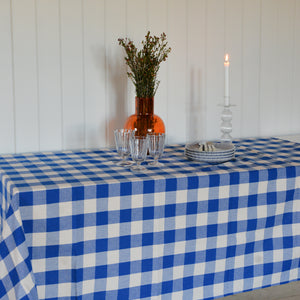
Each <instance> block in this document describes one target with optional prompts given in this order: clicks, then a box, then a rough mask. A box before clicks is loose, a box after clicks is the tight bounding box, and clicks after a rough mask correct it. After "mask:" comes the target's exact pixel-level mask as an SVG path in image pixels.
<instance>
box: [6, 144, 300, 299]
mask: <svg viewBox="0 0 300 300" xmlns="http://www.w3.org/2000/svg"><path fill="white" fill-rule="evenodd" d="M235 143H236V146H237V151H236V158H235V160H233V161H230V162H226V163H222V164H207V163H200V162H193V161H189V160H187V159H186V158H185V157H184V145H174V146H169V147H166V149H165V153H164V157H163V158H162V159H161V161H162V162H163V163H164V164H165V166H164V167H162V168H154V167H149V166H147V170H146V171H145V172H141V173H133V172H132V171H130V169H127V168H123V167H118V166H116V161H117V160H118V156H117V154H116V152H115V151H114V150H110V149H103V150H97V151H91V150H83V151H66V152H58V153H53V152H47V153H38V154H30V153H29V154H23V155H3V156H1V157H0V172H1V188H0V193H1V202H0V204H1V205H0V215H1V219H0V220H1V224H0V229H1V239H0V254H1V256H0V280H1V281H0V299H139V298H143V299H212V298H216V297H220V296H224V295H229V294H233V293H237V292H241V291H247V290H252V289H255V288H260V287H266V286H270V285H275V284H280V283H286V282H289V281H292V280H299V278H300V274H299V262H300V259H299V257H300V237H299V236H300V228H299V222H300V203H299V202H300V200H299V199H300V189H299V188H300V145H299V144H295V143H292V142H288V141H282V140H280V139H275V138H270V139H268V138H266V139H263V138H261V139H244V140H239V141H236V142H235Z"/></svg>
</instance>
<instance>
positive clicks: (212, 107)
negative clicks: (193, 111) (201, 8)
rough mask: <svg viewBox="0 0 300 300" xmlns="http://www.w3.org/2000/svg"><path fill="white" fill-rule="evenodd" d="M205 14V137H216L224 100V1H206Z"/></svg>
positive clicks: (218, 132)
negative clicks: (221, 104)
mask: <svg viewBox="0 0 300 300" xmlns="http://www.w3.org/2000/svg"><path fill="white" fill-rule="evenodd" d="M206 14H207V27H206V43H205V45H206V49H207V50H206V60H207V63H206V74H207V75H206V76H207V78H206V80H207V82H206V91H207V92H206V101H207V106H206V108H207V109H206V125H207V126H206V128H207V132H206V138H208V139H216V138H219V137H220V135H221V133H220V116H221V111H222V108H221V107H219V106H218V105H219V104H220V103H223V101H224V98H223V96H224V51H225V46H224V40H225V19H224V17H225V2H224V1H218V0H212V1H207V8H206ZM232 64H234V61H232ZM230 74H231V76H232V72H230Z"/></svg>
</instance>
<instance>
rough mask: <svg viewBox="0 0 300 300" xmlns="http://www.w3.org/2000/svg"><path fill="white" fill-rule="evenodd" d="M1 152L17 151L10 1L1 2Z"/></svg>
mask: <svg viewBox="0 0 300 300" xmlns="http://www.w3.org/2000/svg"><path fill="white" fill-rule="evenodd" d="M0 28H5V30H0V43H1V47H0V66H1V67H0V107H1V109H0V141H1V143H0V145H1V146H0V152H1V153H9V152H14V151H15V132H14V130H15V128H14V91H13V88H14V85H13V64H12V30H11V9H10V1H9V0H3V1H0Z"/></svg>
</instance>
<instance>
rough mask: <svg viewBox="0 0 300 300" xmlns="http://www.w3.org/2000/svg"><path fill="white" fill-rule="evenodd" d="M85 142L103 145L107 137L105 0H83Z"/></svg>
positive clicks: (89, 146)
mask: <svg viewBox="0 0 300 300" xmlns="http://www.w3.org/2000/svg"><path fill="white" fill-rule="evenodd" d="M83 19H84V24H83V28H84V41H83V42H84V49H83V51H84V87H85V88H84V99H85V145H86V147H88V148H95V147H100V146H101V145H103V144H105V138H106V106H107V103H106V99H105V93H106V86H105V78H106V70H105V69H106V65H105V46H104V41H105V2H104V0H85V1H83Z"/></svg>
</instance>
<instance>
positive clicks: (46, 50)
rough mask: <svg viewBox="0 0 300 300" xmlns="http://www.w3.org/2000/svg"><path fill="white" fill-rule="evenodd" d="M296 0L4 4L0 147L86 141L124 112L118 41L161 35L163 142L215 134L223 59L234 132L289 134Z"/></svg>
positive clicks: (294, 119)
mask: <svg viewBox="0 0 300 300" xmlns="http://www.w3.org/2000/svg"><path fill="white" fill-rule="evenodd" d="M299 20H300V4H299V1H298V0H276V1H274V0H243V1H240V0H114V1H109V0H39V1H37V0H23V1H17V0H3V1H1V3H0V42H1V45H2V46H1V47H0V65H1V68H0V104H1V111H0V139H1V141H3V142H2V143H1V144H0V152H2V153H3V152H14V151H16V152H24V151H37V150H56V149H76V148H83V147H88V148H95V147H102V146H107V145H113V144H114V137H113V130H114V129H115V128H120V127H123V125H124V121H125V120H126V118H127V117H128V115H129V114H131V113H133V112H134V96H135V90H134V86H133V84H132V83H131V82H130V81H129V80H128V78H127V74H126V71H127V67H126V65H125V62H124V55H125V53H124V50H123V49H122V48H121V47H120V46H119V45H118V42H117V39H118V38H119V37H129V38H131V39H132V40H134V41H135V42H136V43H139V42H140V41H141V40H142V39H143V38H144V35H145V34H146V32H147V30H148V29H149V30H150V31H151V34H154V35H160V34H161V33H162V32H166V34H167V40H168V42H169V45H170V46H171V47H172V51H171V54H170V57H169V58H168V60H167V62H164V63H162V64H161V67H160V70H159V80H160V81H161V84H160V86H159V89H158V91H157V94H156V96H155V113H156V114H158V115H159V116H161V117H162V119H163V120H164V122H165V125H166V131H167V143H174V142H181V143H184V142H187V141H193V140H199V139H216V138H219V137H220V114H221V107H220V106H218V104H221V103H223V95H224V65H223V61H224V54H225V52H228V53H229V54H230V57H231V65H230V94H231V101H232V103H233V104H236V105H237V106H236V107H234V108H233V109H232V110H233V132H232V135H233V137H240V136H258V135H279V134H292V133H299V131H300V121H299V115H300V101H299V97H300V88H299V81H300V71H299V70H300V57H299V55H298V53H300V21H299Z"/></svg>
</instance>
